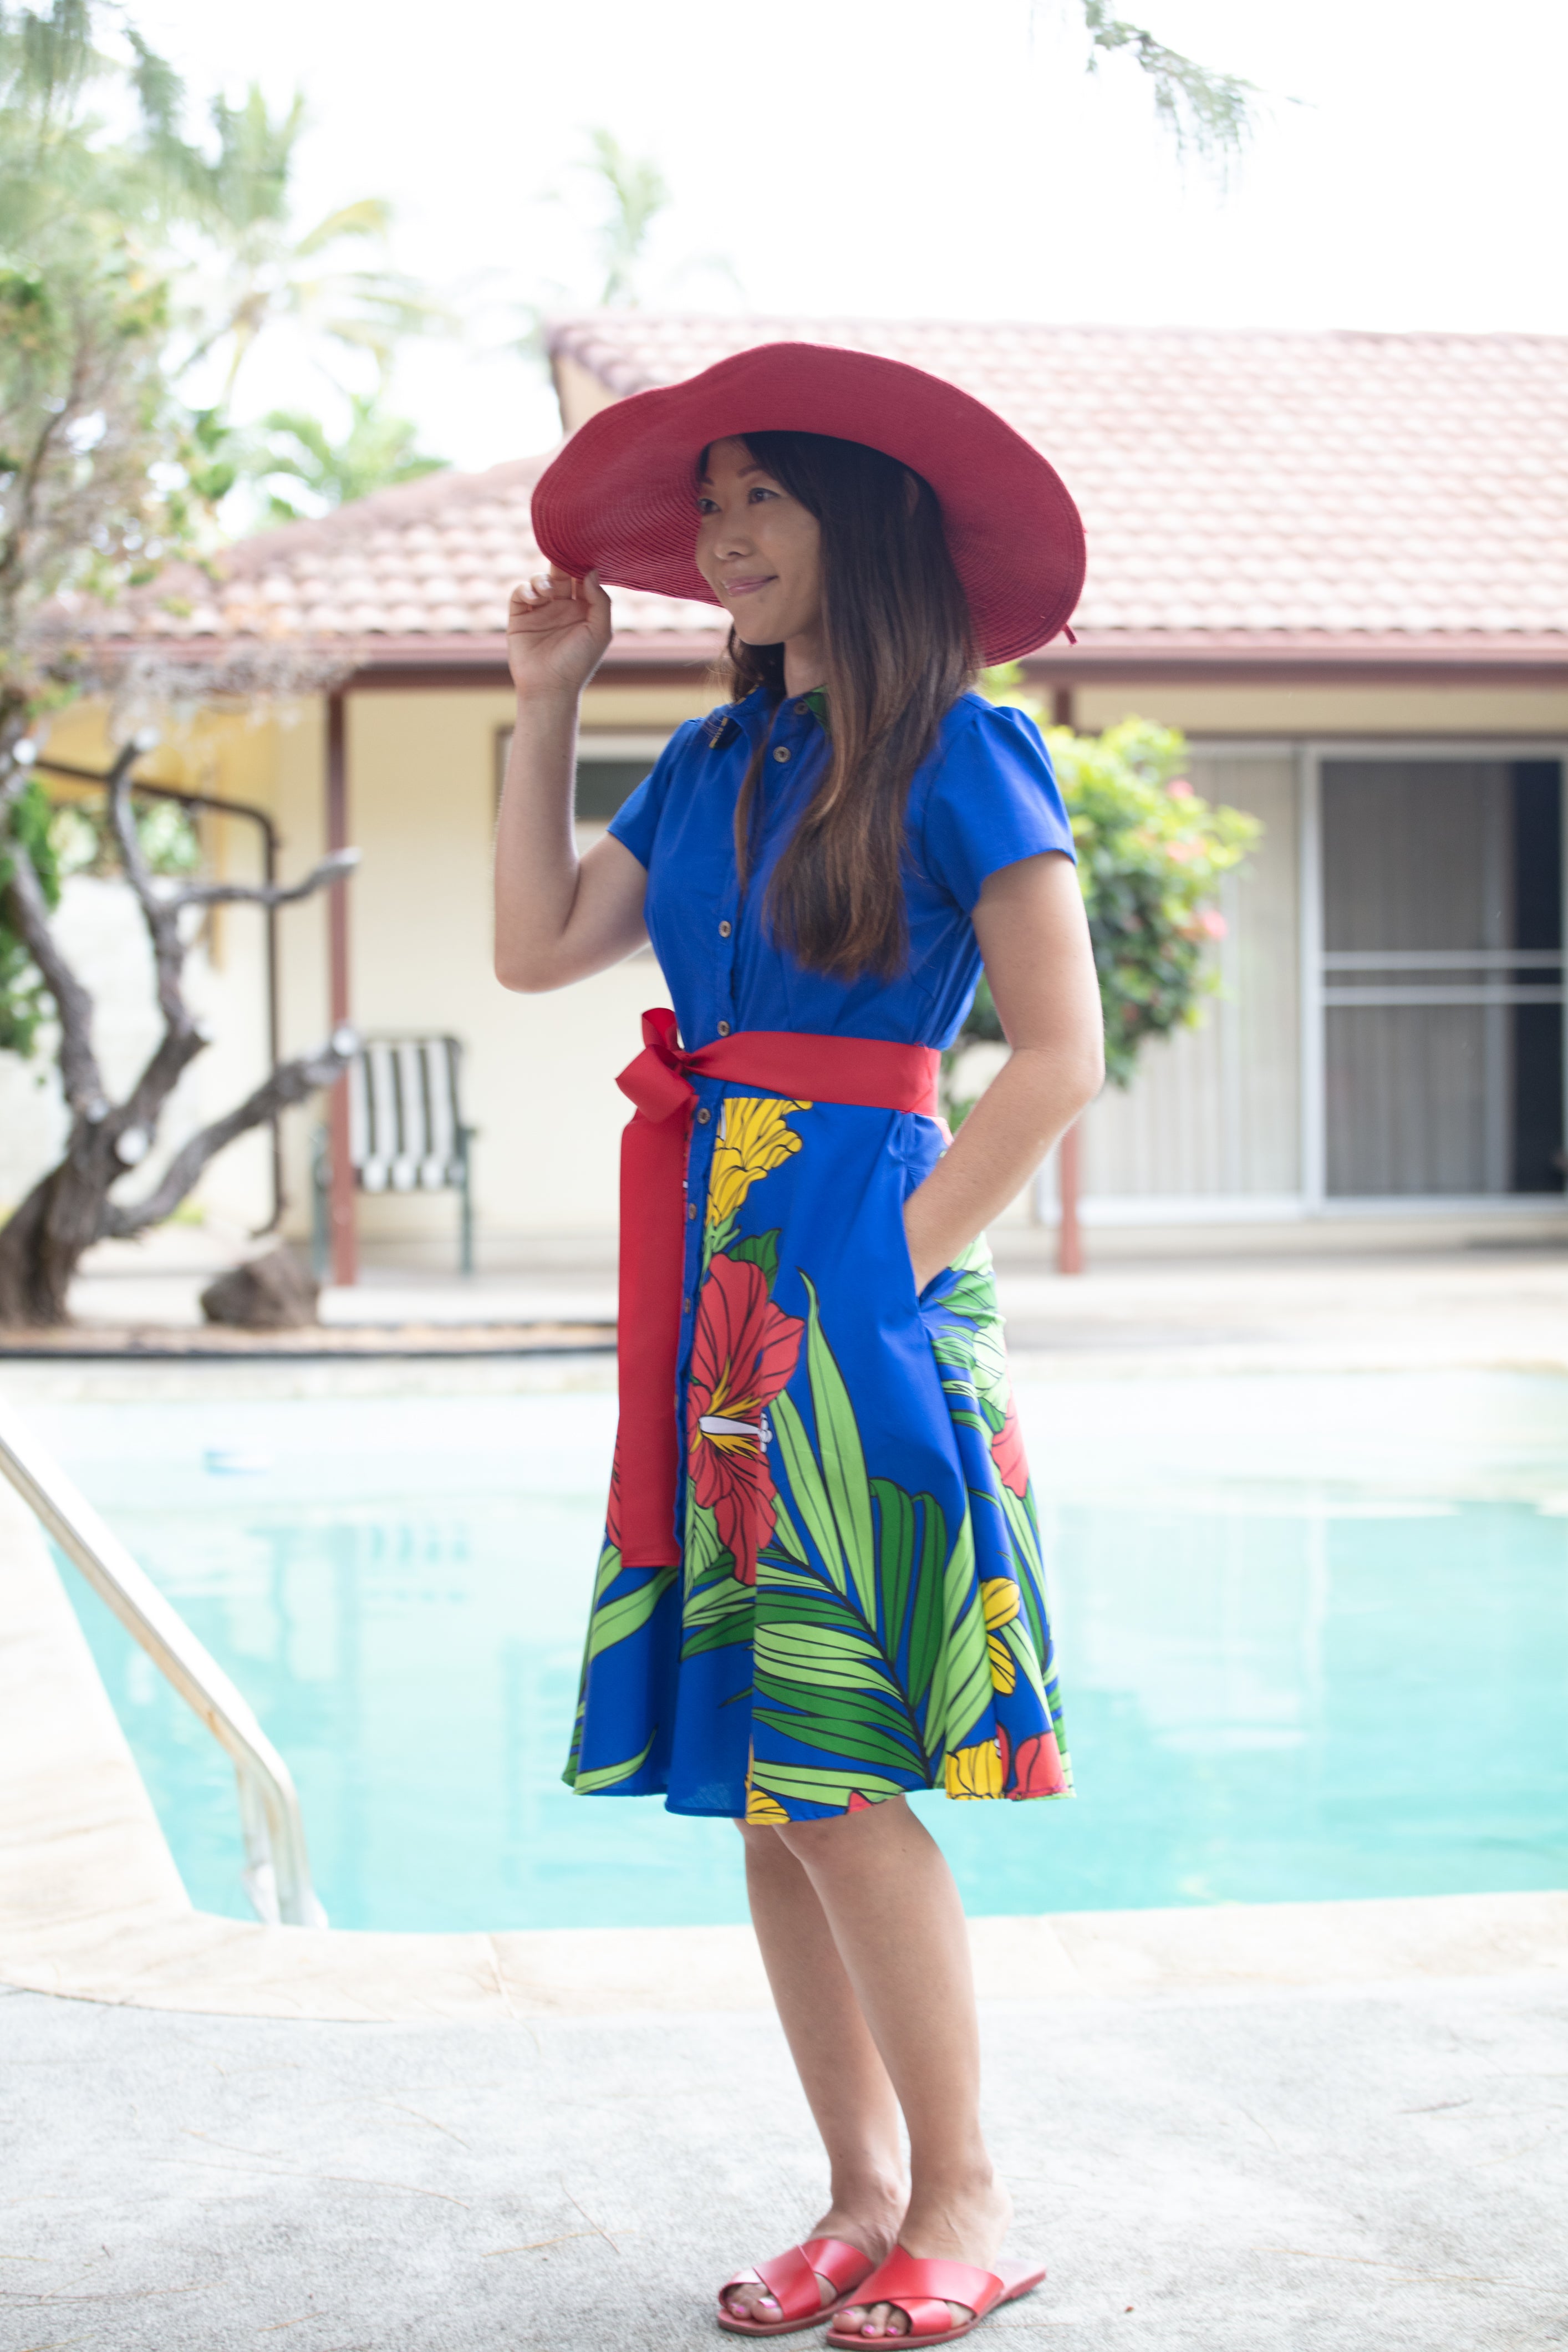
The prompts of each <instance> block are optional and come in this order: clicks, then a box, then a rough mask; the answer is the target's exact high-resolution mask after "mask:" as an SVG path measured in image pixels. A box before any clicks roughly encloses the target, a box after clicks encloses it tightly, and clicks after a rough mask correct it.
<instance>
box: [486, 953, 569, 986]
mask: <svg viewBox="0 0 1568 2352" xmlns="http://www.w3.org/2000/svg"><path fill="white" fill-rule="evenodd" d="M495 974H496V978H497V979H498V980H499V981H500V984H501V986H502V987H503V988H505V989H509V990H510V992H511V993H512V994H513V995H514V996H542V995H544V994H546V993H547V992H548V991H549V990H551V989H552V988H559V987H560V986H561V984H562V982H561V974H560V973H559V972H558V971H556V969H555V966H554V962H553V960H552V959H551V958H548V957H545V956H542V955H541V954H540V953H539V952H538V951H537V950H529V949H526V948H519V947H513V946H508V947H502V946H500V944H499V943H498V945H497V948H496V952H495Z"/></svg>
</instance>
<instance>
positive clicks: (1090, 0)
mask: <svg viewBox="0 0 1568 2352" xmlns="http://www.w3.org/2000/svg"><path fill="white" fill-rule="evenodd" d="M1082 5H1083V20H1084V25H1085V27H1086V29H1087V31H1088V33H1089V42H1090V45H1091V46H1090V48H1089V71H1090V73H1092V72H1093V71H1094V69H1095V67H1096V65H1097V64H1098V63H1099V59H1100V56H1101V55H1104V56H1107V57H1109V56H1110V55H1112V54H1113V53H1114V52H1115V51H1116V50H1118V49H1131V52H1132V56H1133V59H1134V62H1135V63H1136V64H1137V65H1138V66H1139V68H1141V70H1142V72H1143V73H1145V74H1147V76H1148V77H1149V79H1150V82H1151V83H1152V87H1153V92H1154V108H1155V111H1156V113H1158V114H1159V115H1160V116H1161V118H1162V119H1163V121H1164V123H1165V124H1166V126H1167V128H1168V129H1169V131H1170V132H1171V135H1172V137H1173V139H1174V141H1175V142H1176V152H1177V154H1178V156H1179V155H1181V154H1182V153H1183V152H1184V149H1185V147H1186V145H1187V142H1188V141H1189V140H1191V142H1192V143H1193V145H1194V147H1195V148H1196V149H1197V152H1198V153H1199V154H1200V155H1201V156H1202V157H1203V158H1204V160H1205V163H1208V164H1209V165H1210V166H1211V167H1212V168H1213V169H1215V171H1217V172H1218V173H1220V174H1221V175H1222V176H1223V174H1224V173H1225V169H1226V164H1227V163H1230V162H1231V161H1232V160H1233V159H1234V158H1235V157H1236V156H1237V155H1239V154H1240V152H1241V151H1242V149H1243V148H1244V147H1245V146H1246V144H1247V139H1248V137H1249V136H1250V134H1251V131H1252V127H1253V108H1252V101H1253V100H1254V99H1256V98H1257V97H1258V96H1259V94H1260V93H1259V91H1258V86H1257V84H1256V83H1255V82H1250V81H1243V80H1242V79H1241V77H1240V76H1239V75H1238V74H1226V73H1216V72H1215V70H1214V68H1212V67H1209V66H1201V65H1199V64H1198V62H1197V60H1196V58H1187V57H1184V56H1183V55H1182V53H1181V51H1180V50H1179V49H1169V48H1167V47H1165V44H1164V43H1163V41H1159V40H1156V39H1155V37H1154V36H1153V34H1152V33H1150V32H1145V30H1144V29H1143V27H1142V26H1141V25H1131V24H1129V23H1128V22H1127V20H1126V19H1125V18H1124V17H1121V16H1113V15H1112V14H1111V11H1110V5H1108V0H1082Z"/></svg>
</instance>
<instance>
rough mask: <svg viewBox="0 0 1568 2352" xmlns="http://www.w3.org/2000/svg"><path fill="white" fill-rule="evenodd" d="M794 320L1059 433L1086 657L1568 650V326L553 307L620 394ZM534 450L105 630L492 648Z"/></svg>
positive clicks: (416, 652)
mask: <svg viewBox="0 0 1568 2352" xmlns="http://www.w3.org/2000/svg"><path fill="white" fill-rule="evenodd" d="M786 337H787V338H801V339H805V340H810V341H822V342H837V343H844V344H849V345H852V346H854V347H856V348H858V349H863V350H868V351H877V352H887V353H889V354H891V355H893V356H894V357H897V358H900V359H904V360H908V361H910V362H913V363H915V364H916V365H918V366H921V367H925V368H929V369H931V371H932V372H933V373H938V374H942V375H946V376H950V377H951V378H952V380H953V381H954V382H956V383H962V384H963V385H964V386H965V387H966V388H967V389H968V390H970V391H971V392H973V393H975V394H978V395H979V396H980V397H981V398H982V399H984V400H987V401H989V402H990V403H991V404H992V405H993V406H994V407H995V408H997V409H999V410H1000V411H1001V412H1002V413H1003V414H1004V415H1005V416H1007V417H1008V418H1009V419H1010V420H1011V422H1012V423H1013V424H1015V425H1017V426H1018V427H1019V429H1020V430H1021V431H1023V432H1025V433H1026V434H1027V435H1029V436H1030V437H1031V438H1033V439H1034V440H1036V441H1037V443H1038V445H1039V446H1040V447H1041V448H1042V449H1044V450H1045V451H1046V453H1047V455H1048V456H1049V457H1050V458H1051V459H1052V461H1053V463H1054V464H1055V465H1057V467H1058V468H1059V470H1060V471H1061V473H1062V474H1063V475H1064V476H1065V478H1066V479H1067V481H1068V485H1069V487H1070V488H1071V489H1072V490H1073V492H1074V494H1075V495H1076V497H1077V498H1078V499H1079V505H1080V506H1081V508H1082V509H1083V513H1084V519H1085V522H1086V524H1087V527H1088V532H1089V583H1088V587H1087V590H1086V593H1085V596H1084V600H1083V603H1082V605H1081V606H1080V608H1079V614H1077V615H1076V616H1075V626H1076V628H1077V630H1078V634H1079V637H1080V639H1081V641H1082V642H1081V646H1080V649H1079V653H1078V654H1077V655H1076V656H1072V657H1071V661H1070V665H1069V666H1070V667H1073V668H1088V667H1095V666H1096V665H1097V664H1098V663H1099V662H1100V661H1132V662H1143V663H1146V662H1150V661H1156V660H1173V661H1176V662H1179V663H1183V664H1185V663H1187V662H1190V661H1192V660H1194V659H1205V660H1210V661H1212V660H1215V659H1216V658H1218V659H1234V660H1236V661H1237V662H1241V663H1247V664H1251V663H1254V662H1256V661H1258V659H1259V658H1260V657H1261V658H1264V659H1267V658H1268V657H1269V656H1279V657H1282V658H1289V659H1295V660H1300V659H1302V658H1311V657H1315V658H1320V659H1323V660H1326V661H1330V662H1337V661H1341V660H1343V661H1356V662H1368V661H1373V660H1384V661H1391V662H1394V661H1411V660H1416V661H1430V660H1432V659H1434V658H1436V659H1440V660H1445V661H1453V662H1459V661H1463V662H1466V663H1468V664H1472V665H1473V664H1500V665H1503V666H1512V665H1515V664H1520V663H1524V664H1529V665H1531V666H1536V665H1539V664H1541V663H1542V662H1550V661H1561V660H1563V658H1565V657H1568V338H1558V337H1548V336H1527V335H1438V334H1415V335H1382V334H1360V333H1348V332H1347V333H1276V332H1267V333H1264V332H1258V333H1254V332H1250V331H1248V332H1241V331H1208V330H1197V329H1178V328H1114V327H1072V328H1068V327H1048V326H1028V325H1023V326H1006V325H987V324H973V323H970V324H961V323H960V324H945V325H944V324H939V323H931V322H927V323H913V324H899V323H881V322H875V321H846V320H803V319H788V320H786V319H772V320H770V319H723V318H710V319H675V318H663V317H652V316H645V315H644V314H643V313H641V312H638V311H633V310H622V311H614V312H601V313H598V314H595V316H593V317H589V318H584V319H573V320H561V321H558V322H557V323H556V324H555V326H554V327H553V329H552V332H551V338H550V341H551V349H552V355H553V356H554V357H555V359H556V361H557V363H558V373H559V374H560V375H561V377H562V378H563V380H564V381H563V393H564V394H565V397H566V399H567V401H568V403H569V404H570V403H571V402H572V401H573V400H574V399H577V398H579V397H580V395H581V393H582V391H583V389H584V384H583V379H582V377H580V376H578V377H575V379H574V381H573V380H572V379H573V377H574V370H573V368H572V367H571V366H569V365H563V364H562V363H563V362H574V363H575V368H576V369H581V370H584V371H586V372H587V375H588V377H590V378H592V379H595V380H596V381H595V383H592V384H591V385H590V386H588V387H587V388H588V390H589V391H590V393H591V394H594V395H595V396H596V397H600V398H602V394H599V391H598V387H599V386H603V387H604V391H605V392H606V393H608V394H610V395H612V396H616V397H619V396H621V395H623V394H626V393H629V392H635V391H639V390H642V389H644V388H645V387H646V386H647V385H650V384H655V383H668V382H671V381H674V380H675V379H677V378H679V377H680V376H682V375H687V374H690V373H694V372H695V371H696V370H697V369H699V368H701V367H704V366H706V365H708V364H709V363H710V362H711V361H713V360H716V359H719V358H721V357H722V356H723V355H724V354H725V353H726V352H732V351H736V350H739V349H742V348H743V347H744V346H745V345H746V344H748V343H754V342H762V341H776V340H781V339H784V338H786ZM568 413H569V414H571V413H572V412H571V408H570V405H569V408H568ZM543 463H544V460H543V458H542V457H533V458H525V459H521V460H517V461H514V462H513V463H511V464H509V465H503V466H497V467H492V468H490V470H489V472H486V473H481V474H467V475H462V474H443V475H434V476H431V477H428V478H426V479H425V480H423V481H420V482H416V483H411V484H409V485H407V486H406V487H405V488H399V489H393V490H385V491H382V492H380V493H379V494H377V495H376V496H375V497H373V498H369V499H363V500H361V501H360V502H359V503H358V504H356V505H353V506H351V507H346V508H343V509H340V510H339V511H338V512H337V513H335V514H332V515H330V516H328V517H326V518H325V519H324V520H321V521H320V522H304V523H294V524H290V525H289V526H288V527H287V528H285V529H283V530H274V531H268V532H266V533H264V534H261V535H260V536H258V537H257V538H255V539H250V540H246V541H241V542H240V543H239V544H237V546H236V547H234V548H233V549H231V550H230V551H228V552H227V554H226V556H225V557H224V559H223V561H222V563H221V566H220V568H219V576H218V578H217V579H216V581H215V580H213V579H209V578H208V577H207V576H206V575H205V574H202V573H197V572H188V573H185V574H183V575H181V577H180V578H179V579H178V580H176V581H174V582H173V583H171V582H170V581H168V580H165V581H164V582H163V583H160V585H159V587H158V588H157V589H156V590H155V591H153V592H149V593H147V594H146V595H145V596H143V597H142V598H139V599H137V600H134V602H133V603H132V604H130V605H128V606H127V607H125V608H122V609H121V610H120V611H118V612H117V613H116V614H112V615H110V616H108V618H107V625H106V634H108V635H110V637H111V638H120V639H121V640H124V639H126V638H133V639H136V640H139V641H140V642H141V643H142V644H146V643H147V641H148V640H149V639H150V638H151V639H155V640H157V641H159V642H160V643H161V644H162V645H163V646H166V647H167V648H168V649H169V650H170V651H171V652H174V651H175V650H176V648H178V649H180V650H184V651H188V652H190V653H192V654H199V653H201V652H203V651H209V650H210V651H213V652H216V651H217V650H218V649H219V648H220V647H224V646H226V647H229V648H235V647H237V646H241V645H244V644H250V645H255V646H263V645H266V644H268V643H270V644H271V645H274V646H288V645H290V644H293V645H300V644H302V643H309V644H311V645H313V646H321V647H324V648H332V647H341V648H342V650H343V651H344V653H345V654H348V653H350V652H351V651H352V652H353V654H354V656H356V657H357V658H358V659H360V660H362V661H363V662H365V663H366V664H369V665H371V666H374V667H388V666H396V665H400V664H403V665H407V664H417V665H418V666H419V667H453V668H462V667H475V666H493V665H494V664H495V663H496V661H497V660H498V659H499V658H500V654H501V651H502V640H501V634H500V630H501V622H502V616H503V614H504V608H505V599H506V593H507V590H508V588H509V586H510V583H511V582H512V581H513V580H514V579H516V578H518V577H520V576H522V575H525V574H527V573H528V572H531V571H533V570H536V569H537V568H538V566H539V561H540V559H539V554H538V550H537V549H536V547H535V546H534V544H533V541H532V539H531V534H530V530H529V520H528V512H529V491H530V488H531V484H532V482H533V481H534V479H535V478H536V477H537V475H538V472H539V469H540V467H542V464H543ZM616 608H617V610H616V646H615V648H614V652H613V656H612V658H613V659H614V660H616V661H618V662H633V663H642V662H647V661H650V660H654V661H657V660H660V659H664V660H670V659H679V660H685V661H689V660H691V659H693V658H697V657H700V656H703V655H705V654H707V653H709V652H711V651H713V650H716V648H717V644H718V633H717V630H716V626H715V622H716V615H715V614H714V613H713V612H712V611H711V609H710V608H709V607H706V606H703V605H700V604H681V603H679V602H676V601H673V600H670V599H667V598H661V597H654V596H643V595H638V594H636V593H630V592H625V591H617V592H616ZM1054 650H1055V654H1056V656H1057V657H1058V659H1059V658H1062V647H1061V646H1060V645H1059V644H1058V647H1057V648H1056V649H1054Z"/></svg>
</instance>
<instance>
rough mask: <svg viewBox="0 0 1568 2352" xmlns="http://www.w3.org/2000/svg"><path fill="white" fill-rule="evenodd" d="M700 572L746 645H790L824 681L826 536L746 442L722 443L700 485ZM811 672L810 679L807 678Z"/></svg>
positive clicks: (801, 681)
mask: <svg viewBox="0 0 1568 2352" xmlns="http://www.w3.org/2000/svg"><path fill="white" fill-rule="evenodd" d="M693 552H694V554H695V557H696V562H697V569H698V570H699V572H701V574H702V577H703V578H704V580H706V582H707V583H708V585H709V587H710V589H711V590H712V592H713V593H714V595H715V596H716V597H717V598H718V600H719V602H720V604H722V605H723V607H724V609H725V611H726V612H727V613H728V614H729V615H730V617H731V620H732V621H733V623H734V625H735V634H736V635H737V636H738V637H740V638H741V640H742V643H743V644H746V645H753V646H777V645H782V646H786V647H788V648H789V649H790V650H789V651H788V652H787V653H786V655H785V663H786V667H789V668H790V669H791V670H792V671H795V672H798V673H799V676H798V678H795V677H792V679H791V691H792V692H795V693H798V692H800V691H802V690H803V688H806V687H811V686H815V685H817V684H819V683H820V681H821V677H822V648H821V643H820V639H821V630H822V529H821V525H820V524H819V523H818V521H817V520H816V516H815V515H814V514H812V513H811V512H810V511H809V509H806V508H805V507H804V506H803V505H802V504H801V502H800V500H799V499H795V498H792V497H791V496H790V493H789V492H788V491H787V490H786V489H785V488H784V485H783V483H782V482H780V481H779V480H778V479H777V478H775V477H774V476H773V475H772V474H770V473H769V472H768V470H767V468H766V467H764V466H762V465H760V464H759V463H758V461H757V460H756V458H755V457H752V452H751V450H750V449H749V448H748V447H747V446H746V444H745V442H744V441H739V440H729V441H715V442H714V443H713V445H712V446H711V447H710V449H709V450H708V451H707V452H706V453H705V456H704V458H703V466H702V474H701V478H700V481H699V482H698V485H697V543H696V546H695V549H694V551H693ZM807 672H809V673H810V675H806V673H807Z"/></svg>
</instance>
